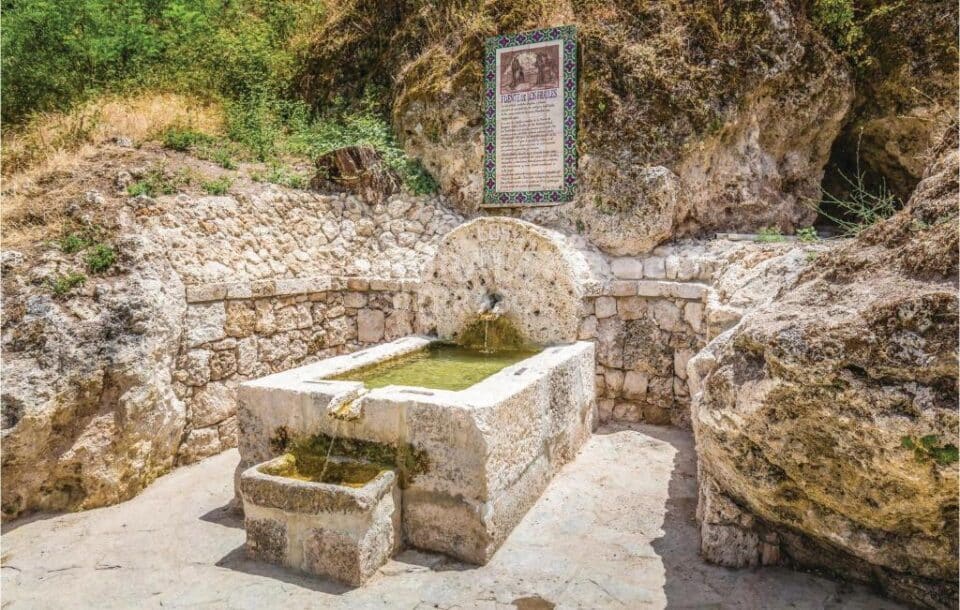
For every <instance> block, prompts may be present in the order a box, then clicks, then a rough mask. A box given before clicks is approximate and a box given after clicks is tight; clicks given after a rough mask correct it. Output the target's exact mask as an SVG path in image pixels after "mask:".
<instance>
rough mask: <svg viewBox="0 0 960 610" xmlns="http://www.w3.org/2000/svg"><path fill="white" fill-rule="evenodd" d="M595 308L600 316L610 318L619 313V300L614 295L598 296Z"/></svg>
mask: <svg viewBox="0 0 960 610" xmlns="http://www.w3.org/2000/svg"><path fill="white" fill-rule="evenodd" d="M593 308H594V313H595V315H596V316H597V317H598V318H609V317H610V316H615V315H617V300H616V299H615V298H613V297H597V299H596V301H595V302H594V305H593Z"/></svg>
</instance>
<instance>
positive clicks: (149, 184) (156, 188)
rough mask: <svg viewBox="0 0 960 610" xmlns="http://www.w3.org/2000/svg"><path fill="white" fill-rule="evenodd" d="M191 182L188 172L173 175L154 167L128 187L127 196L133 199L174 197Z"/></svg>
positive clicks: (161, 168)
mask: <svg viewBox="0 0 960 610" xmlns="http://www.w3.org/2000/svg"><path fill="white" fill-rule="evenodd" d="M190 182H191V176H190V173H189V172H188V171H186V170H180V171H178V172H176V173H174V174H172V175H171V174H168V173H167V171H166V170H165V169H164V168H163V167H154V168H151V169H150V170H148V171H147V172H146V174H144V176H143V178H141V179H140V180H137V181H136V182H134V183H132V184H130V186H128V187H127V194H128V195H130V196H131V197H138V196H140V195H146V196H148V197H155V196H157V195H173V194H174V193H176V192H178V191H179V190H180V189H182V188H183V187H185V186H187V185H188V184H190Z"/></svg>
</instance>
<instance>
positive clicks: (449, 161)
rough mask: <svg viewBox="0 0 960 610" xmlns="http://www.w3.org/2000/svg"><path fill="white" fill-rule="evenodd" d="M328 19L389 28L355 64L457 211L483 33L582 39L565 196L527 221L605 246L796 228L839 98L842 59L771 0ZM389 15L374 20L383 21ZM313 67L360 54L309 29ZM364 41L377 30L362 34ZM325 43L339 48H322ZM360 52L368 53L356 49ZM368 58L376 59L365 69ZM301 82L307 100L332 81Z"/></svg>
mask: <svg viewBox="0 0 960 610" xmlns="http://www.w3.org/2000/svg"><path fill="white" fill-rule="evenodd" d="M376 10H377V9H376V8H375V6H374V5H369V6H368V7H366V8H364V7H363V6H355V7H352V8H351V9H350V10H347V11H343V13H342V14H341V15H340V16H339V18H338V20H337V23H338V28H339V29H344V28H346V27H347V26H349V25H350V24H351V23H354V24H355V25H363V26H365V27H366V28H368V29H369V28H374V29H379V28H387V27H389V28H392V30H391V31H394V32H395V34H394V35H393V38H391V39H390V40H389V41H381V42H383V44H382V45H381V46H380V47H377V46H376V45H374V47H376V48H381V49H391V50H392V51H393V55H394V56H395V57H394V58H392V59H390V58H389V57H388V54H386V53H383V54H381V55H376V57H377V60H376V61H377V62H380V63H376V64H375V62H374V61H373V60H372V59H371V60H370V61H369V63H370V65H371V68H370V72H376V71H377V70H380V71H381V72H384V73H386V75H387V76H389V78H385V82H391V83H393V87H394V103H393V107H392V111H393V118H394V125H395V126H396V128H397V131H398V133H399V135H400V136H401V138H402V139H403V142H404V145H405V147H406V148H407V150H408V151H409V152H411V153H412V154H413V155H415V156H417V157H419V158H420V159H421V160H422V161H423V162H424V163H425V165H426V166H427V168H428V169H429V170H430V171H431V172H432V173H433V174H434V175H435V176H436V177H437V178H438V179H439V181H440V184H441V185H442V187H443V189H444V190H445V191H446V192H447V193H448V194H450V195H452V196H453V198H454V200H455V203H456V205H457V206H458V207H459V208H460V209H461V210H462V211H464V212H467V213H470V212H473V211H475V210H476V206H477V203H478V202H479V200H480V195H481V184H480V170H481V157H482V150H481V138H480V129H481V123H482V121H481V118H482V117H481V111H480V93H481V79H482V72H481V65H482V53H481V50H482V45H483V39H484V37H485V36H489V35H493V34H495V33H498V32H509V31H522V30H525V29H532V28H536V27H546V26H549V25H558V24H574V25H576V26H577V27H578V30H579V37H580V41H581V48H582V61H581V74H582V79H581V93H580V129H579V133H580V153H581V164H580V186H579V189H580V190H579V195H578V197H577V200H576V201H575V202H573V203H570V204H566V205H563V206H559V207H556V208H550V209H540V210H534V211H527V212H524V213H523V214H522V217H523V218H525V219H527V220H532V221H534V222H537V223H540V224H543V225H548V226H553V227H556V228H559V229H562V230H565V231H568V232H577V231H579V232H581V233H582V234H584V235H585V236H586V237H588V238H589V239H590V240H591V241H592V242H593V243H595V244H596V245H597V246H599V247H600V248H602V249H603V250H605V251H607V252H609V253H613V254H639V253H643V252H647V251H649V250H651V249H652V248H653V247H654V246H656V245H657V244H658V243H661V242H663V241H665V240H667V239H670V238H671V237H674V236H677V235H691V234H702V233H704V232H707V231H711V230H717V229H735V230H739V229H742V230H748V229H756V228H758V227H762V226H778V227H780V228H781V229H782V230H784V231H790V230H792V229H794V228H795V227H798V226H805V225H809V224H810V223H811V222H812V220H813V218H814V217H815V214H814V213H813V212H812V211H811V210H810V209H809V207H808V206H807V205H806V203H807V200H810V199H817V197H818V195H819V184H820V179H821V176H822V170H823V167H824V165H825V163H826V161H827V158H828V155H829V151H830V145H831V143H832V142H833V140H834V138H835V137H836V135H837V134H838V133H839V131H840V128H841V125H842V121H843V119H844V116H845V115H846V113H847V110H848V109H849V106H850V103H851V100H852V99H853V88H852V84H851V80H850V78H849V75H848V69H847V67H846V64H845V63H844V61H843V60H842V59H841V58H840V57H839V56H838V55H837V54H836V53H834V52H833V51H832V50H831V49H830V48H829V46H828V45H827V43H826V41H825V39H824V38H823V37H822V36H821V35H820V34H819V33H818V32H817V31H816V30H815V28H814V27H812V25H811V23H810V21H809V19H808V17H807V16H806V15H805V13H804V12H803V10H801V9H800V8H798V7H796V6H794V5H792V4H790V3H786V2H780V1H763V2H750V3H734V4H733V5H730V6H722V5H718V4H716V3H710V2H693V3H679V4H677V3H673V4H671V3H651V4H647V5H643V6H641V7H638V6H637V5H635V3H627V2H619V1H606V2H598V3H589V4H586V5H584V4H574V3H568V2H560V3H548V2H532V3H531V2H522V3H521V2H498V3H478V6H477V7H475V8H474V9H473V10H469V9H467V8H459V9H458V8H456V7H454V6H450V5H443V6H441V7H433V6H423V7H420V8H419V9H418V10H416V11H413V10H411V11H409V12H404V11H399V12H390V13H384V14H379V13H378V14H377V15H374V14H371V13H373V12H374V11H376ZM387 22H389V23H387ZM317 40H318V42H317V43H316V45H315V49H314V54H315V56H316V57H323V58H325V59H326V61H325V63H324V65H330V63H331V62H334V63H335V64H336V65H339V64H340V63H342V62H343V61H345V60H346V59H347V58H353V59H360V60H361V61H362V57H361V56H359V55H358V54H357V53H356V48H355V45H353V44H349V41H345V40H344V37H343V36H338V37H336V36H319V37H318V39H317ZM378 40H379V39H378ZM338 45H339V46H338ZM371 53H372V51H371ZM374 64H375V65H376V66H379V67H378V68H377V69H374ZM321 69H322V66H321V65H320V63H319V62H315V63H314V64H313V65H312V67H309V68H308V70H307V73H306V75H305V77H304V82H305V83H308V84H309V85H310V86H308V87H306V92H307V95H308V96H311V97H313V98H314V99H316V96H322V95H323V94H324V91H325V90H324V89H323V88H321V87H320V86H319V84H320V83H325V84H326V85H330V84H331V83H332V82H336V78H333V80H332V81H331V79H330V78H329V73H328V75H327V76H328V78H326V79H318V78H316V74H315V73H316V71H319V70H321Z"/></svg>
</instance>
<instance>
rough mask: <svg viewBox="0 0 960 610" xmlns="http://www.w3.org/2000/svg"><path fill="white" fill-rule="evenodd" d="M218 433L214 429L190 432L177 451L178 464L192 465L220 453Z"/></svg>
mask: <svg viewBox="0 0 960 610" xmlns="http://www.w3.org/2000/svg"><path fill="white" fill-rule="evenodd" d="M220 450H221V447H220V433H219V432H218V431H217V428H216V427H213V428H203V429H201V430H191V431H190V433H189V434H188V435H187V438H186V439H184V441H183V443H181V445H180V449H179V450H178V451H177V461H178V462H179V463H180V464H192V463H193V462H199V461H200V460H202V459H203V458H205V457H209V456H211V455H216V454H217V453H220Z"/></svg>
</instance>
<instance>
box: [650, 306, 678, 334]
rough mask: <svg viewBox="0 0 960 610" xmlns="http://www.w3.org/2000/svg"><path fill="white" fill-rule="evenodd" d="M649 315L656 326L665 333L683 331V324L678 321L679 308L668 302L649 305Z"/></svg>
mask: <svg viewBox="0 0 960 610" xmlns="http://www.w3.org/2000/svg"><path fill="white" fill-rule="evenodd" d="M650 314H651V315H652V316H653V319H654V320H656V322H657V325H658V326H659V327H660V328H661V329H663V330H666V331H679V330H683V323H682V322H681V320H680V315H681V314H680V308H679V307H677V306H676V305H674V304H673V303H671V302H670V301H664V300H658V301H653V302H652V303H651V304H650Z"/></svg>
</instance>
